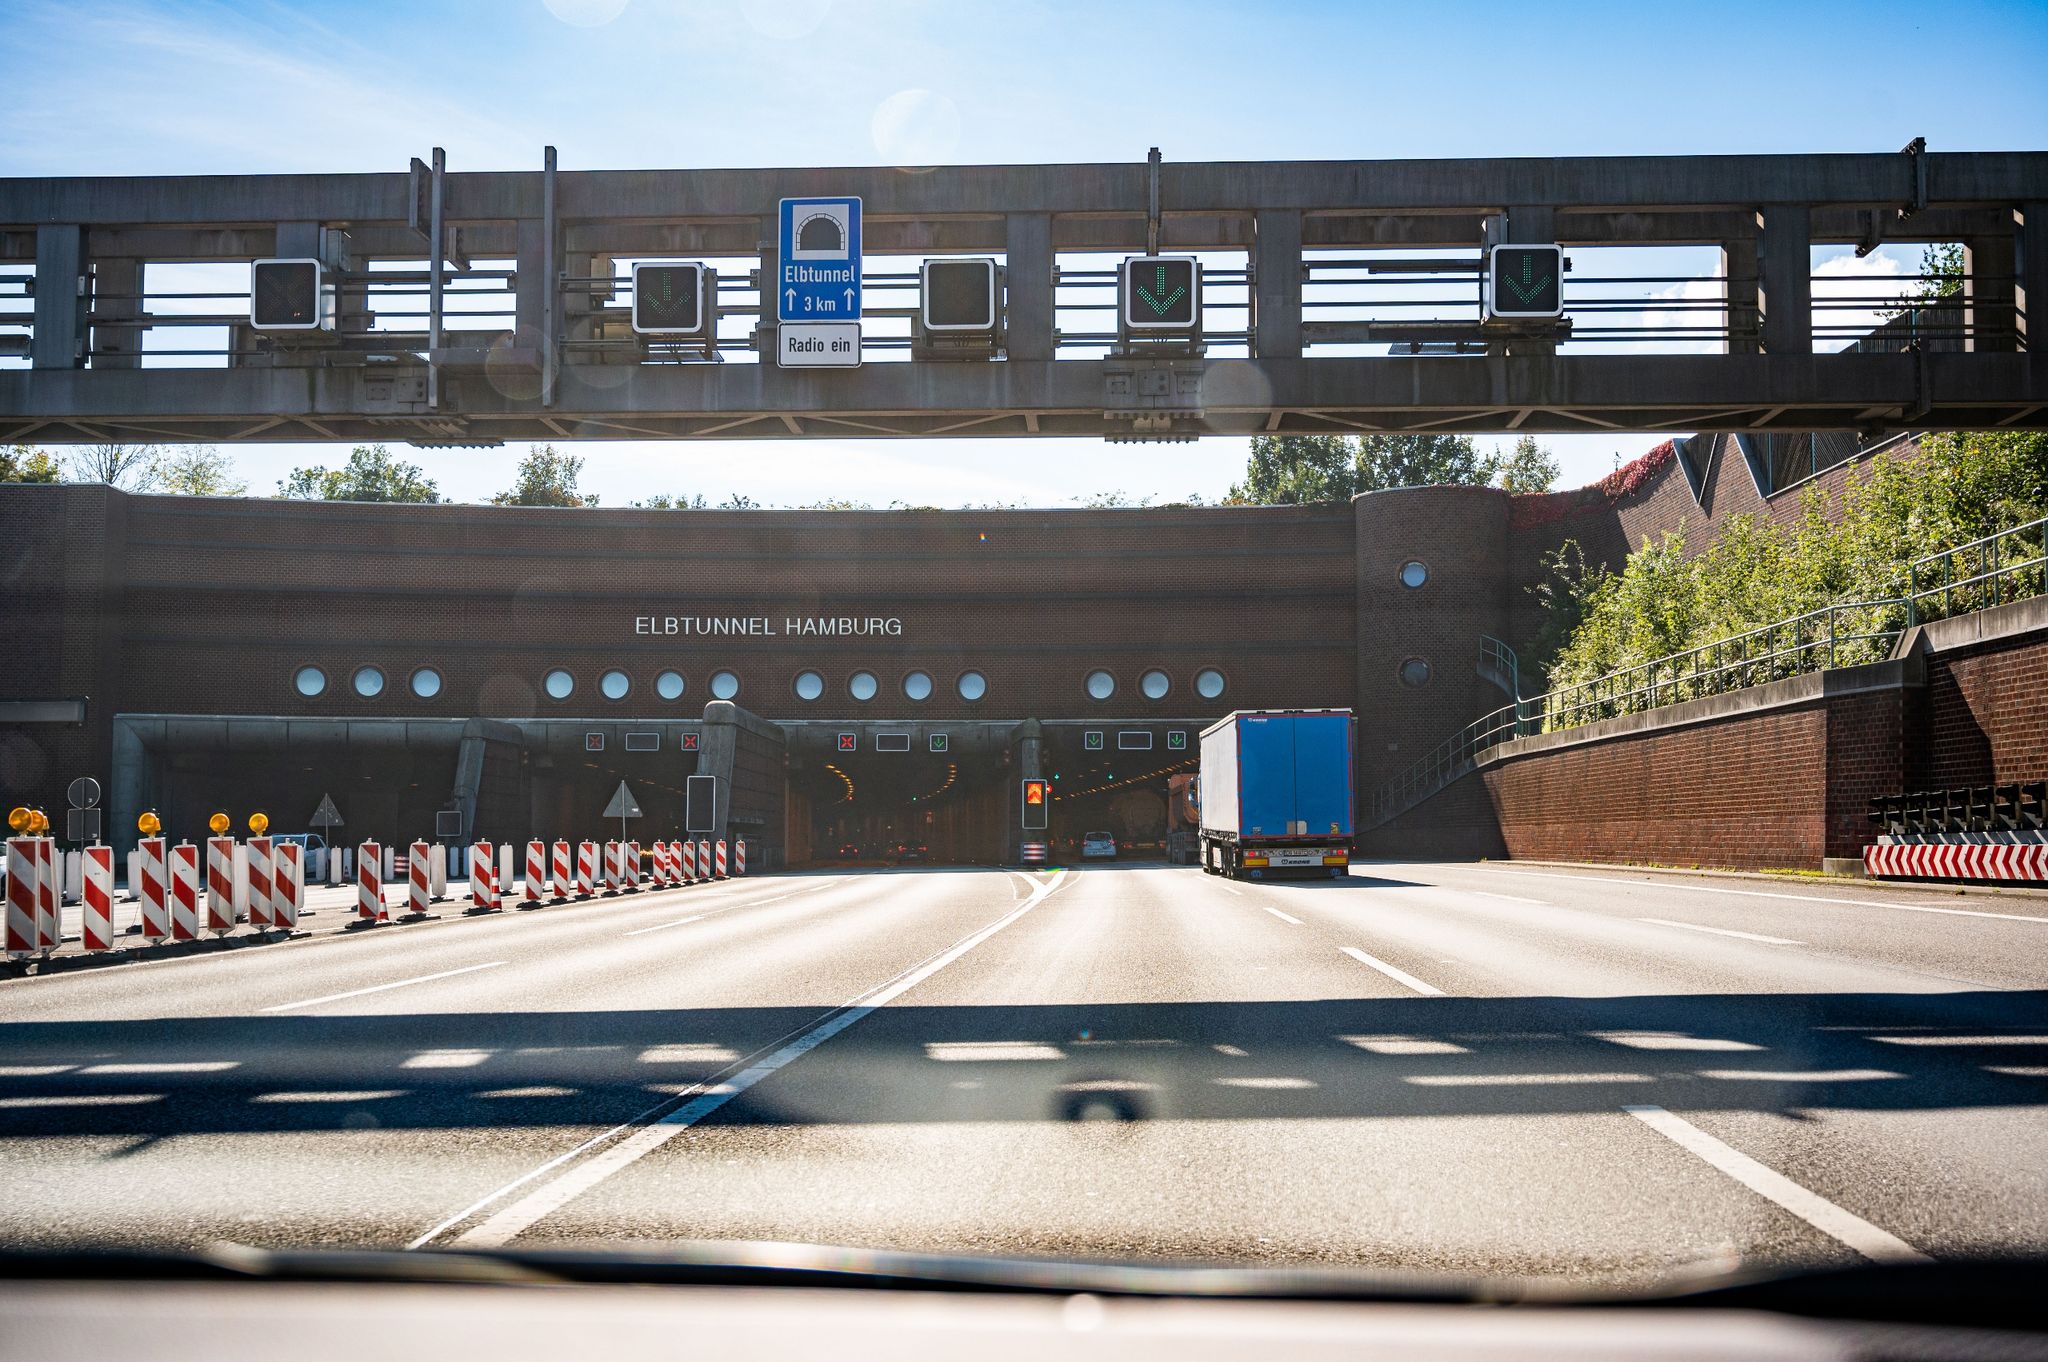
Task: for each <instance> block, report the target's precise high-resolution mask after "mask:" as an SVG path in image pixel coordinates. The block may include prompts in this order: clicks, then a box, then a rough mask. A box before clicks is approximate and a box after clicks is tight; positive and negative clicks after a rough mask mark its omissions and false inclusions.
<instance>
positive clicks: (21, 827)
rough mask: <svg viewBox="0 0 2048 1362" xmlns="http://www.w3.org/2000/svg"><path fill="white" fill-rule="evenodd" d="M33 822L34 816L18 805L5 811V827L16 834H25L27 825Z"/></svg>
mask: <svg viewBox="0 0 2048 1362" xmlns="http://www.w3.org/2000/svg"><path fill="white" fill-rule="evenodd" d="M35 821H36V816H35V815H34V814H33V813H31V812H29V811H28V809H26V808H25V807H23V806H22V805H20V804H16V805H15V806H14V807H13V808H11V809H9V810H8V811H7V826H8V827H10V828H13V829H14V830H15V831H16V832H27V831H28V829H29V824H31V823H33V822H35Z"/></svg>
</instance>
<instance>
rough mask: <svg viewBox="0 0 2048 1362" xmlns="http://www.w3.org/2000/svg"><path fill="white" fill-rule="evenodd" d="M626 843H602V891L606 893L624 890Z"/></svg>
mask: <svg viewBox="0 0 2048 1362" xmlns="http://www.w3.org/2000/svg"><path fill="white" fill-rule="evenodd" d="M625 858H626V844H625V843H624V842H606V843H605V844H604V892H605V893H606V894H607V895H612V894H623V893H625V892H626V867H625V865H624V864H623V862H624V861H625Z"/></svg>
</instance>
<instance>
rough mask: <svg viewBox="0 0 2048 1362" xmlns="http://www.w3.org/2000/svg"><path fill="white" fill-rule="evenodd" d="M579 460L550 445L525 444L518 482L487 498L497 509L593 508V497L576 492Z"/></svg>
mask: <svg viewBox="0 0 2048 1362" xmlns="http://www.w3.org/2000/svg"><path fill="white" fill-rule="evenodd" d="M582 472H583V460H582V459H580V458H578V457H576V456H575V455H574V454H564V453H562V452H561V451H560V450H558V449H556V448H555V447H554V446H553V445H529V446H527V450H526V457H525V458H523V459H521V460H520V461H519V474H518V481H516V482H515V483H513V484H512V487H511V489H510V490H509V491H504V492H500V493H498V495H496V496H494V497H492V498H491V502H492V504H493V505H497V506H595V505H597V498H596V497H595V496H585V495H583V494H582V493H581V492H578V491H577V490H576V479H577V477H578V476H580V475H581V474H582Z"/></svg>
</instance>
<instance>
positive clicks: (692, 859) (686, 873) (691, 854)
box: [677, 842, 697, 884]
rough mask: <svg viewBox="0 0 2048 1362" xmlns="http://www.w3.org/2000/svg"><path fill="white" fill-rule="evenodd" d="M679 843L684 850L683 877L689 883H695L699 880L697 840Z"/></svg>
mask: <svg viewBox="0 0 2048 1362" xmlns="http://www.w3.org/2000/svg"><path fill="white" fill-rule="evenodd" d="M677 845H679V846H680V847H681V848H682V850H683V879H684V881H685V882H687V883H689V884H695V883H696V882H697V844H696V843H695V842H681V843H678V844H677Z"/></svg>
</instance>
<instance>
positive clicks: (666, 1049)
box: [637, 1041, 739, 1064]
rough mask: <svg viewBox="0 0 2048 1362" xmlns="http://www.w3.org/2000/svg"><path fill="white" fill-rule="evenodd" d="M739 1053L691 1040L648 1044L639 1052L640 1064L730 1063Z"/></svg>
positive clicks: (721, 1046)
mask: <svg viewBox="0 0 2048 1362" xmlns="http://www.w3.org/2000/svg"><path fill="white" fill-rule="evenodd" d="M738 1058H739V1055H738V1054H737V1053H735V1052H734V1051H732V1050H730V1049H728V1048H726V1047H725V1046H723V1045H713V1044H711V1043H709V1042H708V1041H691V1042H686V1043H684V1044H680V1045H650V1046H648V1047H647V1048H646V1049H645V1050H642V1051H641V1052H640V1056H639V1059H638V1061H637V1062H638V1063H641V1064H730V1063H732V1062H733V1061H734V1060H736V1059H738Z"/></svg>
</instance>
